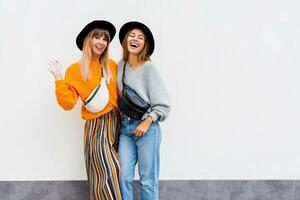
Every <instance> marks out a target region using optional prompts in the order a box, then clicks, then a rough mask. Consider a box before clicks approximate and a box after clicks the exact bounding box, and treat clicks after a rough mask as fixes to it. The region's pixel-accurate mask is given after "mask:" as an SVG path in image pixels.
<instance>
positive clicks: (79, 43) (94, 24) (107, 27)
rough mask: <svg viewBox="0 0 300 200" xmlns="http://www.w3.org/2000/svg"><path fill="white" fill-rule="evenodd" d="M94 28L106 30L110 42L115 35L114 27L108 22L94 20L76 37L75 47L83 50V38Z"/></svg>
mask: <svg viewBox="0 0 300 200" xmlns="http://www.w3.org/2000/svg"><path fill="white" fill-rule="evenodd" d="M95 28H99V29H104V30H107V31H108V32H109V35H110V41H109V42H111V41H112V40H113V38H114V36H115V34H116V28H115V27H114V25H113V24H112V23H110V22H108V21H105V20H95V21H92V22H91V23H89V24H87V25H86V26H85V27H84V28H83V29H82V30H81V31H80V33H79V34H78V36H77V37H76V45H77V47H78V48H79V49H80V50H82V48H83V42H84V38H85V36H86V35H87V34H88V33H89V32H90V31H91V30H93V29H95Z"/></svg>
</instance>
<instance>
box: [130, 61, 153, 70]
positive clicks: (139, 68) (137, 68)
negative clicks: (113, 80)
mask: <svg viewBox="0 0 300 200" xmlns="http://www.w3.org/2000/svg"><path fill="white" fill-rule="evenodd" d="M147 63H149V61H148V60H147V61H145V62H144V63H143V64H141V65H140V66H138V67H136V68H133V67H131V66H130V64H129V62H126V65H127V66H128V67H127V68H129V69H130V71H132V72H137V71H140V70H141V69H142V68H143V67H145V65H146V64H147Z"/></svg>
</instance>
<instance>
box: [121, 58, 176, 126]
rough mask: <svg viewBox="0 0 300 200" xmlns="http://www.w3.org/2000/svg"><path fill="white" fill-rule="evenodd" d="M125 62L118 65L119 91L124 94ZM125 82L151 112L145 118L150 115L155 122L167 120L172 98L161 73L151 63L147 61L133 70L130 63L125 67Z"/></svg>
mask: <svg viewBox="0 0 300 200" xmlns="http://www.w3.org/2000/svg"><path fill="white" fill-rule="evenodd" d="M123 66H124V61H123V60H120V61H119V63H118V75H117V79H118V80H117V81H118V91H119V94H120V95H121V93H122V89H123V86H122V74H123ZM124 82H125V84H126V85H128V86H129V87H130V88H131V89H133V90H134V91H135V92H136V93H137V94H138V95H139V96H140V97H141V98H142V99H143V100H144V101H145V102H146V103H148V104H149V105H150V108H149V110H148V111H147V112H146V114H145V115H144V116H143V118H142V119H145V118H146V117H147V116H148V115H150V116H151V117H152V119H153V121H163V120H165V119H166V118H167V117H168V115H169V112H170V97H169V94H168V92H167V90H166V87H165V85H164V83H163V80H162V79H161V77H160V75H159V73H158V72H157V70H156V69H155V67H154V66H153V64H152V63H151V62H150V61H147V62H146V63H145V64H143V65H142V66H140V67H138V68H137V69H132V68H131V67H130V66H129V64H128V63H126V67H125V78H124Z"/></svg>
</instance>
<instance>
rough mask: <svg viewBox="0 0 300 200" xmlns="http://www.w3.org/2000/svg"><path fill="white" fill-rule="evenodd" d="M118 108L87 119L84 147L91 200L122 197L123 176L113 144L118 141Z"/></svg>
mask: <svg viewBox="0 0 300 200" xmlns="http://www.w3.org/2000/svg"><path fill="white" fill-rule="evenodd" d="M118 127H119V114H118V111H117V110H112V111H110V112H109V113H107V114H105V115H103V116H101V117H98V118H96V119H90V120H86V123H85V130H84V151H85V164H86V170H87V177H88V183H89V193H90V200H121V199H122V198H121V192H120V188H119V178H120V176H121V168H120V162H119V157H118V154H117V152H116V150H115V148H114V147H113V146H114V144H115V143H116V141H117V138H118V137H117V134H118Z"/></svg>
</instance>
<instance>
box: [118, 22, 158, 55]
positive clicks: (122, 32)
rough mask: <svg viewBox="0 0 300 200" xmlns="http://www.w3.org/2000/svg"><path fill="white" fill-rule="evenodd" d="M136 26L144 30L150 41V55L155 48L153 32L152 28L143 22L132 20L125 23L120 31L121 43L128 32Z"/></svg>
mask: <svg viewBox="0 0 300 200" xmlns="http://www.w3.org/2000/svg"><path fill="white" fill-rule="evenodd" d="M135 28H138V29H141V30H142V31H143V33H144V34H145V36H146V37H147V39H148V42H149V55H152V53H153V52H154V48H155V42H154V37H153V34H152V32H151V31H150V29H149V28H148V27H147V26H146V25H145V24H143V23H141V22H137V21H131V22H127V23H126V24H124V25H123V26H122V27H121V29H120V31H119V39H120V43H121V44H122V43H123V40H124V38H125V35H126V33H127V32H128V31H130V30H132V29H135Z"/></svg>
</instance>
